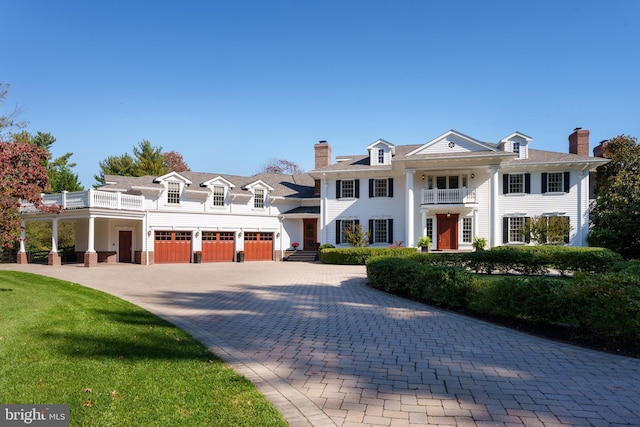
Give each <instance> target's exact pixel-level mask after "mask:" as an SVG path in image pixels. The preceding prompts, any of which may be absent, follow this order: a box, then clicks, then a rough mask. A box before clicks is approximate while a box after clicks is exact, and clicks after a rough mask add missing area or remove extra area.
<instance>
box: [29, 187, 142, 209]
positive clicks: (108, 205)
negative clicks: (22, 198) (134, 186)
mask: <svg viewBox="0 0 640 427" xmlns="http://www.w3.org/2000/svg"><path fill="white" fill-rule="evenodd" d="M42 202H43V203H44V204H45V205H47V206H52V205H58V206H61V207H62V209H82V208H104V209H121V210H130V211H142V210H144V197H143V196H132V195H130V194H122V193H120V192H112V191H100V190H93V189H91V190H87V191H74V192H70V193H69V192H66V191H65V192H63V193H56V194H45V195H43V196H42ZM20 210H21V211H22V212H36V211H37V209H36V208H35V206H34V205H33V204H32V203H23V204H22V207H21V209H20Z"/></svg>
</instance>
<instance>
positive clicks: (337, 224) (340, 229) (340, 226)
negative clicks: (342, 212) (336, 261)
mask: <svg viewBox="0 0 640 427" xmlns="http://www.w3.org/2000/svg"><path fill="white" fill-rule="evenodd" d="M341 231H342V221H340V220H339V219H336V245H339V244H340V243H341V242H340V232H341Z"/></svg>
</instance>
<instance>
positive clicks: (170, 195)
mask: <svg viewBox="0 0 640 427" xmlns="http://www.w3.org/2000/svg"><path fill="white" fill-rule="evenodd" d="M167 203H170V204H173V205H179V204H180V183H179V182H167Z"/></svg>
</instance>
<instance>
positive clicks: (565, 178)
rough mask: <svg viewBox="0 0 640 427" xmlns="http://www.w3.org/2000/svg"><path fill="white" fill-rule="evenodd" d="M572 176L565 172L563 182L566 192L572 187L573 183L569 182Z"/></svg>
mask: <svg viewBox="0 0 640 427" xmlns="http://www.w3.org/2000/svg"><path fill="white" fill-rule="evenodd" d="M570 177H571V174H570V173H569V172H565V173H564V179H563V180H562V181H563V184H564V192H565V193H568V192H569V189H570V188H571V183H570V182H569V179H570Z"/></svg>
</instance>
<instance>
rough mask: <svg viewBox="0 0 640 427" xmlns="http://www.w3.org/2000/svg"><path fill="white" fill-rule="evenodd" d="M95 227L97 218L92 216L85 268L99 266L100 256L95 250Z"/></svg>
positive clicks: (85, 255) (90, 218)
mask: <svg viewBox="0 0 640 427" xmlns="http://www.w3.org/2000/svg"><path fill="white" fill-rule="evenodd" d="M95 227H96V218H95V217H94V216H90V217H89V233H88V242H87V251H86V252H85V253H84V266H85V267H96V266H97V265H98V254H97V252H96V250H95Z"/></svg>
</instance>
